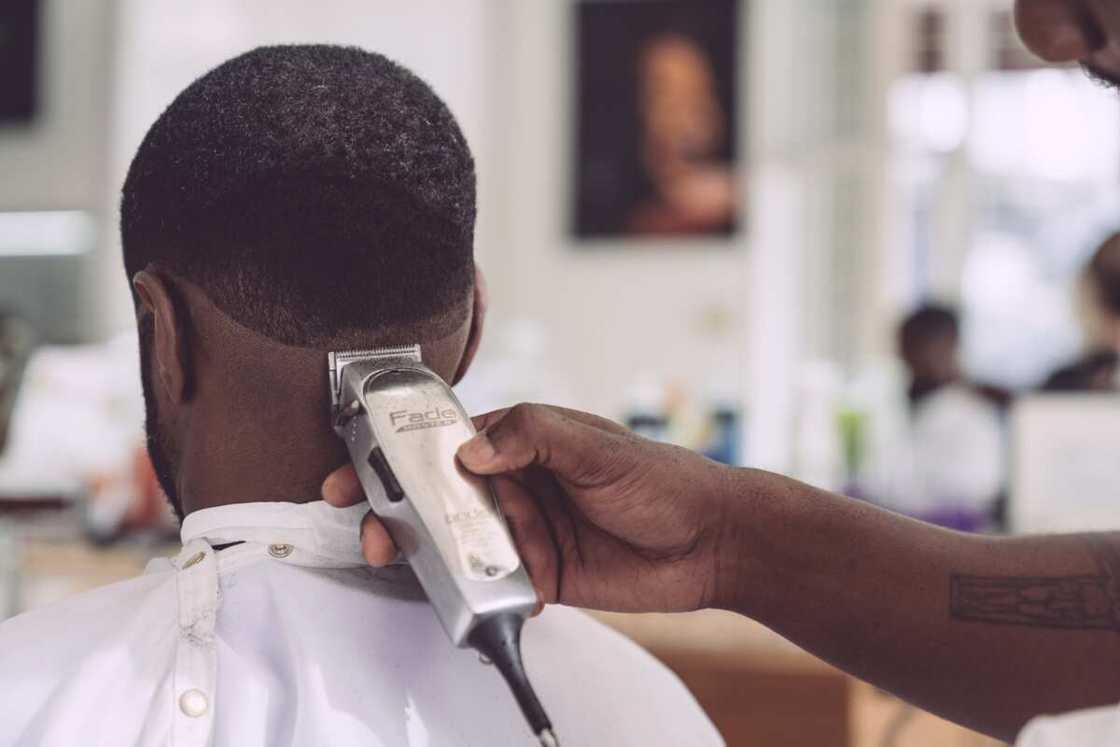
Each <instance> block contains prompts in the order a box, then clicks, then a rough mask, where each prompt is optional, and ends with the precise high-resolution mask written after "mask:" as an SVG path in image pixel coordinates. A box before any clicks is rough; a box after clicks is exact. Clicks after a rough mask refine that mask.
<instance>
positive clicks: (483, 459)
mask: <svg viewBox="0 0 1120 747" xmlns="http://www.w3.org/2000/svg"><path fill="white" fill-rule="evenodd" d="M496 456H498V452H497V450H496V449H495V448H494V444H493V443H491V441H490V437H489V436H487V435H486V431H484V430H483V431H479V432H478V433H477V434H475V436H474V437H473V438H472V439H471V440H470V441H467V442H466V443H465V444H463V445H462V446H460V447H459V458H460V459H461V460H462V461H463V462H470V463H472V464H486V463H488V462H491V461H493V460H494V458H495V457H496Z"/></svg>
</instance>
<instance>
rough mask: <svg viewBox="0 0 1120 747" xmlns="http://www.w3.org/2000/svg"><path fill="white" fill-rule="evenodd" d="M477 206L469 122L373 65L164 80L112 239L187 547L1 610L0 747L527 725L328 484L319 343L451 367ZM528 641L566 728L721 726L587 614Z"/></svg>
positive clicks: (462, 324) (471, 336) (334, 450)
mask: <svg viewBox="0 0 1120 747" xmlns="http://www.w3.org/2000/svg"><path fill="white" fill-rule="evenodd" d="M475 205H476V190H475V170H474V161H473V157H472V155H471V152H470V148H469V146H468V144H467V142H466V140H465V139H464V137H463V134H462V132H461V131H460V129H459V126H458V123H457V122H456V121H455V118H454V116H453V115H452V114H451V112H450V111H449V110H448V108H447V107H446V105H445V104H444V103H443V102H442V101H441V100H440V99H439V97H438V96H437V95H436V94H435V92H434V91H432V90H431V88H429V87H428V85H427V84H425V83H424V82H423V81H421V80H420V79H419V78H417V77H416V76H415V75H413V74H412V73H411V72H409V71H408V70H406V69H404V68H403V67H401V66H399V65H397V64H395V63H393V62H391V61H389V60H388V59H386V58H384V57H382V56H381V55H378V54H374V53H370V52H366V51H363V50H361V49H358V48H354V47H337V46H326V45H293V46H277V47H261V48H258V49H255V50H253V51H251V52H247V53H245V54H243V55H240V56H238V57H235V58H233V59H232V60H229V61H227V62H225V63H223V64H221V65H219V66H218V67H217V68H215V69H213V70H211V71H210V72H209V73H207V74H206V75H204V76H202V77H201V78H199V79H198V80H196V81H195V82H194V83H192V84H191V85H190V86H188V87H187V88H186V89H185V90H184V91H183V92H182V93H180V94H179V96H178V97H176V99H175V100H174V101H173V102H172V103H171V105H170V106H169V107H168V108H167V109H166V110H165V111H164V112H163V114H162V115H161V116H160V117H159V118H158V120H157V121H156V122H155V124H153V125H152V127H151V128H150V129H149V131H148V133H147V135H146V136H145V138H144V140H143V143H142V144H141V145H140V148H139V150H138V152H137V154H136V156H135V158H134V159H133V161H132V164H131V167H130V168H129V173H128V177H127V179H126V181H125V185H124V189H123V195H122V200H121V238H122V246H123V249H124V259H125V270H126V273H127V275H128V277H129V279H130V280H131V283H132V290H133V300H134V303H135V311H136V321H137V326H138V328H139V332H140V351H141V352H140V358H141V374H142V383H143V390H144V399H145V405H146V409H147V412H146V422H147V433H148V451H149V453H150V455H151V458H152V464H153V466H154V468H155V472H156V476H157V477H158V479H159V482H160V485H161V486H162V488H163V490H164V492H165V493H166V494H167V497H168V498H169V499H170V501H171V503H172V506H173V507H174V509H175V512H176V513H177V514H178V516H179V517H180V518H181V519H182V532H181V536H182V542H183V548H182V550H181V552H180V553H179V554H178V555H177V556H176V557H174V558H170V559H161V560H158V561H155V562H153V563H152V564H151V565H149V567H148V571H147V572H146V573H145V574H144V575H143V576H141V577H139V578H135V579H132V580H129V581H124V582H121V583H118V584H114V585H112V586H108V587H105V588H102V589H98V590H96V591H93V592H90V593H87V594H82V595H79V596H76V597H72V598H69V599H67V600H65V601H63V602H61V603H59V604H56V605H53V606H47V607H44V608H40V609H38V610H35V611H33V612H30V613H27V614H24V615H21V616H18V617H15V618H12V619H10V620H7V621H5V622H3V623H2V624H0V692H2V693H3V694H4V697H3V698H0V744H4V745H9V744H28V745H31V744H34V745H58V746H60V747H62V746H65V747H70V746H71V745H75V744H80V743H82V742H87V741H89V740H90V739H93V740H95V741H97V742H98V743H100V744H111V745H125V744H144V745H155V744H160V745H166V744H172V743H173V744H175V745H177V746H178V747H183V746H189V745H198V747H202V745H209V744H221V745H233V744H244V745H277V744H329V745H369V744H379V745H387V746H388V745H401V746H402V747H403V745H415V744H428V743H430V744H439V745H453V744H477V745H483V744H510V745H512V744H519V743H528V742H529V741H532V736H531V734H530V732H529V731H528V729H527V728H526V726H525V723H524V720H523V718H522V716H521V713H519V712H518V709H517V705H516V703H515V701H514V699H513V697H512V696H511V694H510V693H509V692H508V690H507V689H506V685H505V682H504V681H503V680H502V678H501V677H500V676H499V675H498V674H497V672H495V671H493V670H491V669H487V668H486V667H485V666H483V664H482V663H480V662H479V660H478V657H477V655H476V654H474V653H472V652H469V651H465V650H462V649H456V648H455V647H454V646H453V645H452V644H451V642H450V641H449V640H448V638H447V636H446V635H445V633H444V631H443V630H442V628H441V627H440V625H439V622H438V620H437V618H436V617H435V615H433V614H432V613H431V610H430V608H429V606H428V604H427V601H426V599H425V598H424V595H423V592H422V590H421V589H420V587H419V585H418V583H417V581H416V579H415V577H414V576H413V575H412V573H411V571H410V569H408V567H407V566H404V565H399V566H395V567H393V568H388V569H385V570H382V571H377V572H372V571H370V569H368V568H367V567H365V564H364V562H363V560H362V555H361V552H360V544H359V539H360V534H359V523H360V521H361V519H362V515H363V514H364V513H365V511H364V509H363V508H359V509H358V510H356V511H355V510H339V509H336V508H333V507H331V506H329V505H326V504H325V503H323V502H322V501H320V500H318V495H319V485H320V483H321V481H322V479H323V476H324V475H325V474H327V473H328V472H329V471H331V470H333V469H335V468H337V467H338V466H339V465H341V464H344V463H348V461H349V459H348V456H347V453H346V449H345V445H344V444H343V443H342V441H340V440H339V438H338V437H337V436H336V435H335V433H334V432H333V430H332V427H331V418H330V396H329V391H328V384H327V381H328V376H327V353H328V351H337V350H354V349H371V348H377V347H385V346H396V345H406V344H417V343H418V344H420V345H421V346H422V350H423V356H424V360H425V362H426V363H427V365H428V366H429V367H431V369H432V370H434V371H435V372H436V373H437V374H439V375H440V376H442V377H444V378H445V379H446V380H447V381H448V382H455V381H457V380H458V379H459V378H461V377H462V375H463V374H464V373H465V372H466V370H467V368H468V367H469V365H470V363H471V361H472V359H473V356H474V352H475V351H476V350H477V347H478V344H479V340H480V338H481V334H482V326H483V318H484V311H485V295H484V292H483V286H482V284H481V283H480V282H479V281H478V273H477V270H476V267H475V264H474V258H473V255H474V224H475ZM524 647H525V662H526V667H527V668H528V669H529V671H530V672H532V674H533V677H534V680H535V682H536V685H537V687H538V689H539V691H540V695H541V698H542V700H543V701H544V702H545V703H547V704H548V707H549V710H550V712H551V715H552V717H553V718H554V720H555V723H556V725H557V727H558V730H559V732H560V734H561V735H563V736H564V737H565V738H566V739H569V740H571V743H572V744H576V745H583V744H586V745H598V744H603V745H606V744H609V745H634V746H635V747H636V746H637V745H648V744H657V743H662V744H673V745H692V746H695V747H706V746H708V745H718V744H721V743H722V741H721V740H720V738H719V735H718V733H717V732H716V731H715V728H714V727H713V726H712V724H711V722H710V721H709V720H708V719H707V717H706V716H705V715H704V714H703V712H702V711H701V710H700V708H699V706H698V705H697V703H696V702H695V701H694V700H693V699H692V697H691V696H690V695H689V693H688V692H687V690H685V688H684V686H683V685H682V684H681V683H680V682H679V681H678V680H677V679H676V678H675V677H674V676H673V675H672V674H671V673H670V672H669V671H668V670H667V669H666V668H665V667H663V666H662V665H660V664H659V663H658V662H656V661H655V660H654V659H653V658H652V657H651V656H650V655H649V654H647V653H645V652H644V651H642V650H641V649H639V648H638V647H637V646H636V645H635V644H633V643H631V642H630V641H628V640H625V639H623V638H622V637H621V636H619V635H617V634H615V633H613V632H612V631H609V630H607V629H606V628H605V627H603V626H601V625H600V624H598V623H596V622H594V621H592V620H591V619H590V618H588V617H586V616H584V615H583V614H582V613H579V612H576V611H574V610H563V609H557V610H555V611H551V610H550V611H546V612H544V613H543V614H542V615H541V616H540V617H539V618H538V619H537V620H535V621H534V622H533V624H531V625H528V626H526V629H525V632H524ZM635 683H640V685H641V687H640V693H638V692H636V691H635V688H634V685H635Z"/></svg>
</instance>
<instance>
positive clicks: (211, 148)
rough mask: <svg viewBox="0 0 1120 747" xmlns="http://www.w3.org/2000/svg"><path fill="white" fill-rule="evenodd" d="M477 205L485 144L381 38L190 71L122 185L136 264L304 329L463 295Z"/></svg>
mask: <svg viewBox="0 0 1120 747" xmlns="http://www.w3.org/2000/svg"><path fill="white" fill-rule="evenodd" d="M474 221H475V172H474V161H473V159H472V157H471V152H470V148H469V147H468V145H467V142H466V140H465V138H464V137H463V134H462V132H461V131H460V129H459V126H458V124H457V123H456V121H455V118H454V117H453V116H452V114H451V112H450V111H449V110H448V108H447V106H446V105H445V104H444V103H443V101H441V100H440V99H439V97H438V96H437V95H436V94H435V92H433V91H432V89H431V88H430V87H429V86H428V85H427V84H426V83H424V81H422V80H420V79H419V78H418V77H416V76H415V75H413V74H412V73H411V72H409V71H408V70H406V69H405V68H403V67H401V66H400V65H398V64H396V63H394V62H392V61H390V60H388V59H386V58H385V57H383V56H381V55H379V54H375V53H372V52H367V51H365V50H362V49H358V48H356V47H339V46H330V45H285V46H270V47H259V48H257V49H254V50H252V51H250V52H246V53H245V54H242V55H240V56H238V57H235V58H233V59H231V60H229V61H227V62H225V63H223V64H221V65H219V66H218V67H216V68H214V69H213V70H211V71H210V72H209V73H207V74H205V75H203V76H202V77H201V78H199V79H198V80H196V81H195V82H194V83H192V84H191V85H190V86H188V87H187V88H186V89H185V90H184V91H183V92H182V93H180V94H179V95H178V96H177V97H176V98H175V100H174V101H173V102H172V103H171V105H170V106H168V107H167V109H166V111H164V112H163V114H162V115H160V117H159V119H157V120H156V122H155V124H153V125H152V127H151V129H150V130H149V131H148V134H147V136H146V137H145V138H144V141H143V143H142V144H141V145H140V149H139V150H138V151H137V153H136V157H135V158H134V159H133V161H132V165H131V167H130V168H129V172H128V177H127V179H126V180H125V184H124V190H123V194H122V199H121V240H122V245H123V249H124V264H125V271H126V272H127V273H128V276H129V278H131V277H132V276H133V275H135V273H136V272H138V271H140V270H142V269H145V268H146V267H148V266H149V265H154V266H156V267H157V268H158V269H162V270H165V271H168V272H170V273H172V274H175V275H178V276H181V277H182V278H184V279H186V280H188V281H190V282H193V283H194V284H196V285H198V286H199V287H201V288H202V289H203V291H204V292H205V293H206V294H207V296H208V297H209V298H210V300H211V301H212V302H213V303H214V304H215V305H216V306H217V307H218V308H219V309H221V310H222V311H223V312H225V313H226V314H228V315H229V316H231V317H232V318H233V319H235V320H236V321H237V322H239V323H241V324H242V325H244V326H246V327H248V328H250V329H252V330H254V331H257V332H259V333H261V334H264V335H266V336H268V337H270V338H272V339H274V340H277V341H279V342H282V343H285V344H289V345H300V346H308V347H315V346H324V345H329V344H331V343H332V342H335V341H337V340H339V339H340V336H341V335H346V334H351V333H353V332H354V331H355V330H372V329H384V328H390V327H409V328H415V325H423V324H425V323H426V322H427V321H428V320H430V319H432V318H434V317H437V316H439V315H441V314H443V313H444V312H447V311H448V310H450V309H452V308H457V307H458V306H459V305H461V304H462V303H463V300H464V299H465V298H468V294H469V291H470V288H471V284H472V283H473V279H474V261H473V243H474ZM417 341H421V340H417Z"/></svg>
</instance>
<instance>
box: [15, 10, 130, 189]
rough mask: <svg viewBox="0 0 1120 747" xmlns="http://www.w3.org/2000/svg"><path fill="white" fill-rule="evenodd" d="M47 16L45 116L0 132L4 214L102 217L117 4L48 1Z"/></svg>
mask: <svg viewBox="0 0 1120 747" xmlns="http://www.w3.org/2000/svg"><path fill="white" fill-rule="evenodd" d="M41 12H42V18H41V34H42V36H41V43H40V55H41V60H42V64H41V67H40V76H41V77H40V110H39V112H38V116H37V118H36V120H35V121H34V122H33V123H31V124H30V125H22V124H19V125H4V126H2V127H0V211H3V210H50V209H86V210H89V209H100V208H101V202H102V201H101V197H102V195H103V193H104V185H103V179H104V171H103V168H104V154H105V141H106V138H107V136H108V103H107V102H108V99H109V94H110V86H111V76H110V73H109V58H110V54H111V50H112V35H113V31H114V28H113V3H112V2H103V3H74V2H67V0H48V1H47V2H45V3H44V4H43V7H42V11H41Z"/></svg>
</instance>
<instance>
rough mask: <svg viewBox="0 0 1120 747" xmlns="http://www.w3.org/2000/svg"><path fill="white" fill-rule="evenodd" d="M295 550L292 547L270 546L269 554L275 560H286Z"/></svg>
mask: <svg viewBox="0 0 1120 747" xmlns="http://www.w3.org/2000/svg"><path fill="white" fill-rule="evenodd" d="M293 549H294V548H293V547H292V546H291V545H269V546H268V554H269V555H271V556H272V557H274V558H286V557H288V556H289V555H291V554H292V550H293Z"/></svg>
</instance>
